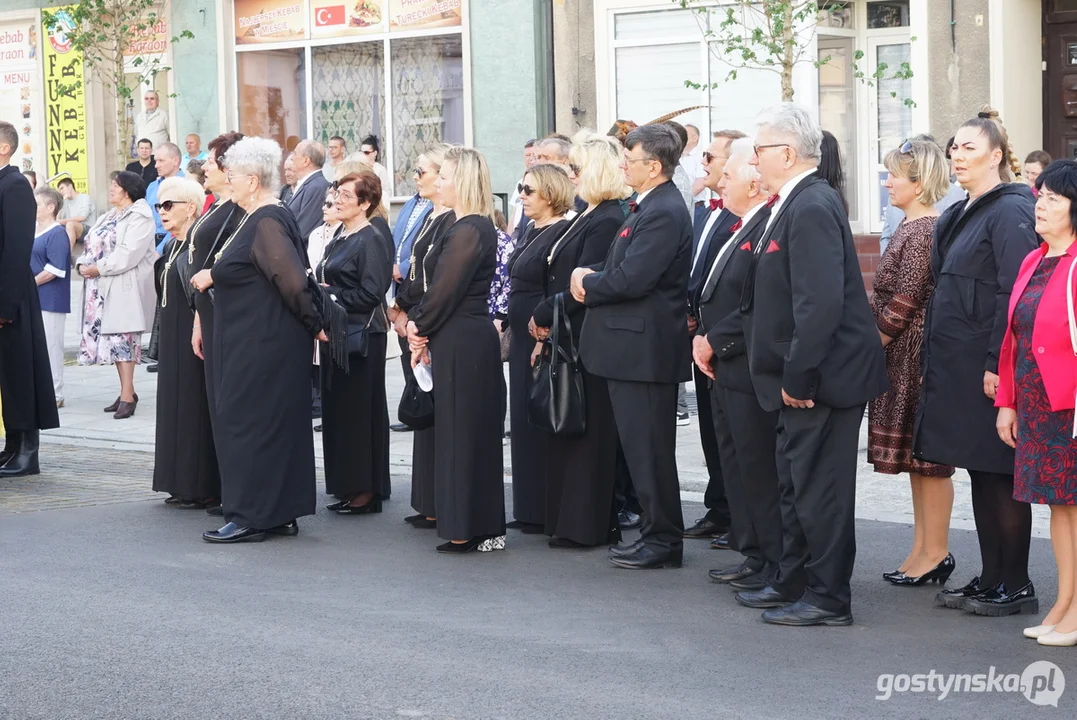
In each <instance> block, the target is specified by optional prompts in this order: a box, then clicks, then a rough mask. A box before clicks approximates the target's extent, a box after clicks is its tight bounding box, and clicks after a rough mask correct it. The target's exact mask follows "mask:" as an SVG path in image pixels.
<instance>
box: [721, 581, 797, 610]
mask: <svg viewBox="0 0 1077 720" xmlns="http://www.w3.org/2000/svg"><path fill="white" fill-rule="evenodd" d="M733 599H734V600H736V601H737V602H738V603H740V604H741V605H743V606H744V607H750V608H758V609H766V608H776V607H783V606H785V605H792V604H793V602H795V601H794V600H791V599H789V598H787V597H785V596H784V595H782V594H781V593H780V592H778V591H777V590H775V589H774V588H773V587H771V586H770V585H767V586H766V587H765V588H763V589H762V590H744V591H742V592H739V593H737V594H736V595H734V596H733Z"/></svg>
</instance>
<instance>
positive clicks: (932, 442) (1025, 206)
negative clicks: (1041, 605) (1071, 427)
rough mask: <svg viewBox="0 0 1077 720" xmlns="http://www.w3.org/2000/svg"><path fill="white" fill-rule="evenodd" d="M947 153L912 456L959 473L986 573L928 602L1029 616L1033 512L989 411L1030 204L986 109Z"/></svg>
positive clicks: (1029, 225)
mask: <svg viewBox="0 0 1077 720" xmlns="http://www.w3.org/2000/svg"><path fill="white" fill-rule="evenodd" d="M950 159H951V163H952V166H953V171H954V174H955V175H956V176H957V181H958V182H959V183H961V187H963V188H964V189H965V191H966V192H967V193H968V200H967V201H966V202H964V203H957V204H956V205H954V206H952V207H950V208H948V209H947V210H946V212H944V213H943V214H942V216H941V217H940V218H939V220H938V222H937V223H936V225H935V235H934V244H933V246H932V250H931V270H932V275H933V276H934V279H935V292H934V294H933V295H932V296H931V300H930V302H929V303H928V309H927V317H926V319H925V322H924V343H923V349H922V353H921V357H922V376H923V384H922V386H921V399H920V407H919V410H918V413H917V422H916V431H915V435H914V441H913V453H914V456H915V458H916V459H917V460H922V461H927V462H931V463H936V464H939V465H953V466H955V467H959V468H964V469H966V470H968V472H969V475H970V477H971V478H972V511H973V515H974V516H975V519H976V534H977V536H978V538H979V542H980V557H981V560H982V562H983V569H982V570H981V572H980V574H979V575H978V576H977V577H975V578H973V579H972V581H971V582H969V583H967V584H966V585H964V586H963V587H960V588H955V589H951V590H943V591H942V592H940V593H939V594H938V595H937V596H936V600H937V601H938V602H940V603H942V604H944V605H945V606H946V607H949V608H964V609H965V610H968V611H969V612H973V613H976V614H978V615H993V616H999V615H1012V614H1014V613H1017V612H1036V611H1037V609H1038V601H1037V599H1036V590H1035V588H1034V587H1033V586H1032V583H1031V582H1030V580H1029V577H1028V549H1029V542H1030V536H1031V532H1032V513H1031V509H1030V507H1029V505H1028V503H1024V502H1019V501H1017V500H1014V498H1013V473H1014V451H1013V448H1010V447H1008V446H1007V445H1006V444H1005V443H1003V442H1002V440H1000V439H999V436H998V433H997V432H996V430H995V415H996V413H995V408H994V401H995V393H996V392H997V390H998V384H999V376H998V369H999V353H1000V349H1001V347H1002V338H1003V335H1004V334H1005V332H1006V320H1007V310H1008V306H1009V300H1010V293H1011V291H1012V290H1013V285H1014V280H1015V279H1016V278H1017V272H1018V270H1019V269H1020V267H1021V263H1022V261H1023V260H1024V259H1025V256H1026V255H1028V254H1029V253H1030V252H1031V251H1032V250H1033V249H1034V248H1035V247H1036V244H1037V241H1036V231H1035V229H1034V225H1035V219H1034V217H1033V208H1034V205H1035V203H1034V201H1033V199H1032V193H1031V192H1030V191H1029V189H1028V186H1026V185H1024V184H1017V183H1014V182H1013V179H1014V175H1015V173H1016V170H1017V167H1018V166H1017V159H1016V158H1015V157H1014V155H1013V149H1012V148H1011V146H1010V141H1009V138H1008V137H1007V135H1006V129H1005V128H1004V127H1003V126H1002V123H1001V122H1000V121H999V119H998V113H996V112H995V111H993V110H991V109H990V108H986V107H985V108H984V110H983V111H982V112H980V113H979V114H978V115H977V116H976V117H974V118H972V119H971V120H969V121H967V122H966V123H965V124H964V125H962V126H961V127H960V128H959V129H958V131H957V133H956V134H955V136H954V141H953V144H952V146H951V148H950Z"/></svg>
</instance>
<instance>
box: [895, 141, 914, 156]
mask: <svg viewBox="0 0 1077 720" xmlns="http://www.w3.org/2000/svg"><path fill="white" fill-rule="evenodd" d="M898 152H899V153H901V154H902V155H909V154H911V153H912V140H906V141H905V144H904V145H902V146H901V149H900V150H898Z"/></svg>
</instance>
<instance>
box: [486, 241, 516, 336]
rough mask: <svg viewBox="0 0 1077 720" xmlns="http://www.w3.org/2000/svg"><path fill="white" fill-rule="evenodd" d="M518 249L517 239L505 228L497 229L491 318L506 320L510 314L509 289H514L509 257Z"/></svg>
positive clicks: (491, 286)
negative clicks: (510, 274)
mask: <svg viewBox="0 0 1077 720" xmlns="http://www.w3.org/2000/svg"><path fill="white" fill-rule="evenodd" d="M514 250H516V240H515V239H514V238H513V237H512V236H511V235H509V234H508V233H507V232H505V231H504V230H498V231H497V269H496V270H495V271H494V280H493V282H491V283H490V299H489V305H490V319H491V320H494V319H497V318H501V319H502V320H505V319H506V318H508V316H509V291H510V290H511V289H512V279H511V278H510V277H509V258H511V257H512V253H513V251H514Z"/></svg>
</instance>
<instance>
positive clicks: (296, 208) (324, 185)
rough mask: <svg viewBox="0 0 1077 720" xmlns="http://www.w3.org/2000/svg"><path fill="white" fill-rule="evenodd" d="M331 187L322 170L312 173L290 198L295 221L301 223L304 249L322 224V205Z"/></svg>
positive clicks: (300, 229)
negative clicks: (314, 231)
mask: <svg viewBox="0 0 1077 720" xmlns="http://www.w3.org/2000/svg"><path fill="white" fill-rule="evenodd" d="M328 189H329V181H328V180H326V179H325V175H323V174H322V171H321V170H315V171H314V172H313V173H311V174H310V175H309V176H308V177H307V179H306V180H304V181H303V184H302V185H300V186H299V189H298V190H296V191H295V192H294V193H292V196H291V197H290V198H288V202H287V203H286V207H287V208H288V209H289V210H291V211H292V215H294V216H295V222H296V224H297V225H299V232H300V234H301V235H302V236H303V238H302V239H303V249H304V250H305V249H306V247H307V241H308V240H309V239H310V234H311V232H313V230H314V228H316V227H318V226H319V225H321V224H322V207H323V205H324V203H325V191H326V190H328Z"/></svg>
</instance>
